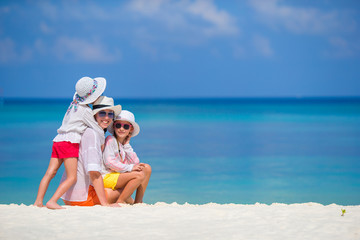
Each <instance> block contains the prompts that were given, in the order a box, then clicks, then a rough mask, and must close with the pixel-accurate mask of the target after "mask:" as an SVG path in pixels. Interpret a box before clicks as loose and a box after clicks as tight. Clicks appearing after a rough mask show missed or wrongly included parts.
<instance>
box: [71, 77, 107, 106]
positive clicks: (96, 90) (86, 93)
mask: <svg viewBox="0 0 360 240" xmlns="http://www.w3.org/2000/svg"><path fill="white" fill-rule="evenodd" d="M105 88H106V79H105V78H102V77H97V78H94V79H92V78H90V77H82V78H80V79H79V81H77V83H76V86H75V89H76V92H75V94H74V97H73V100H76V101H77V103H79V104H90V103H93V102H94V101H95V100H96V99H97V98H98V97H100V96H101V94H103V92H104V90H105Z"/></svg>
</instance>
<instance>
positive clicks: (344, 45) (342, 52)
mask: <svg viewBox="0 0 360 240" xmlns="http://www.w3.org/2000/svg"><path fill="white" fill-rule="evenodd" d="M359 42H360V41H348V40H346V39H344V38H342V37H331V38H329V43H330V45H331V46H332V47H333V48H332V49H331V51H327V52H326V53H325V54H326V55H327V56H330V57H335V58H347V57H354V56H356V55H358V54H359V52H360V45H359V44H358V43H359Z"/></svg>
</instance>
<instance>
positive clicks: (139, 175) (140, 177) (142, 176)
mask: <svg viewBox="0 0 360 240" xmlns="http://www.w3.org/2000/svg"><path fill="white" fill-rule="evenodd" d="M135 178H136V179H137V180H139V181H143V180H144V179H145V174H144V172H142V171H141V172H136V175H135Z"/></svg>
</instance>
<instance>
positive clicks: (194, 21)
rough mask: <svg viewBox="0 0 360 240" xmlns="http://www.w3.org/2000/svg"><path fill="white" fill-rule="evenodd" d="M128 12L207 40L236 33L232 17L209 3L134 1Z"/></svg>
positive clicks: (205, 0) (198, 1)
mask: <svg viewBox="0 0 360 240" xmlns="http://www.w3.org/2000/svg"><path fill="white" fill-rule="evenodd" d="M128 10H129V11H132V12H135V13H137V14H138V15H139V16H143V17H147V18H148V21H153V22H154V23H156V24H164V25H165V26H167V27H168V29H170V30H174V29H175V30H176V31H184V32H186V31H188V32H191V33H197V34H199V33H200V34H204V35H206V36H213V35H236V34H238V33H239V29H238V27H237V26H236V23H235V19H234V17H232V16H231V15H230V14H229V13H227V12H226V11H225V10H219V9H218V7H217V6H216V5H215V4H214V3H213V1H211V0H197V1H187V0H182V1H170V0H155V1H147V0H136V1H132V2H131V3H130V4H129V5H128Z"/></svg>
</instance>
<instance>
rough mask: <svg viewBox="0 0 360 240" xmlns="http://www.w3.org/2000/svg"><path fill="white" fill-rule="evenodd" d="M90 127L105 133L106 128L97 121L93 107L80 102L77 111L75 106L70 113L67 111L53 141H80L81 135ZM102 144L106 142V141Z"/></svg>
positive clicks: (99, 132)
mask: <svg viewBox="0 0 360 240" xmlns="http://www.w3.org/2000/svg"><path fill="white" fill-rule="evenodd" d="M88 127H90V128H92V129H94V131H96V132H97V133H98V134H104V130H103V129H102V128H101V127H100V126H99V124H97V122H96V121H95V119H94V115H93V112H92V110H91V108H90V107H88V106H87V105H81V104H79V105H78V107H77V111H75V108H72V109H71V110H70V111H69V113H65V116H64V119H63V121H62V125H61V127H60V128H59V129H58V130H57V132H58V135H57V136H56V137H55V138H54V139H53V141H54V142H64V141H67V142H71V143H80V139H81V135H82V134H83V133H84V131H85V129H86V128H88ZM101 144H104V142H102V143H101Z"/></svg>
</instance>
